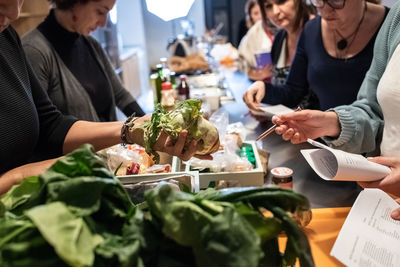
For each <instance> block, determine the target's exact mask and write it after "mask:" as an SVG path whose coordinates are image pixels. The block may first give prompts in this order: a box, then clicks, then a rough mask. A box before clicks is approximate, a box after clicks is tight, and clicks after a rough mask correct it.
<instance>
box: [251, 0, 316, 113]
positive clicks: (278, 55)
mask: <svg viewBox="0 0 400 267" xmlns="http://www.w3.org/2000/svg"><path fill="white" fill-rule="evenodd" d="M258 3H259V5H260V6H261V7H263V8H262V13H261V14H262V17H263V20H264V21H267V20H268V21H269V22H270V23H272V24H273V25H275V26H276V27H277V28H278V29H280V30H279V31H278V32H277V33H276V34H275V38H274V42H273V44H272V49H271V61H272V66H273V69H272V77H271V83H272V84H278V85H282V84H285V81H286V78H287V76H288V74H289V70H290V66H291V65H292V62H293V58H294V55H295V52H296V46H297V42H298V40H299V37H300V34H301V32H302V30H303V27H304V25H305V24H306V22H307V21H309V20H310V19H312V18H314V14H315V8H314V7H313V6H310V5H308V4H307V3H306V1H305V0H258ZM302 105H303V106H307V107H310V106H312V107H317V105H318V101H317V100H316V96H315V95H314V94H313V93H312V94H311V93H310V94H307V96H306V97H305V98H304V99H303V100H302ZM257 119H258V117H257ZM260 119H261V120H265V117H263V118H260Z"/></svg>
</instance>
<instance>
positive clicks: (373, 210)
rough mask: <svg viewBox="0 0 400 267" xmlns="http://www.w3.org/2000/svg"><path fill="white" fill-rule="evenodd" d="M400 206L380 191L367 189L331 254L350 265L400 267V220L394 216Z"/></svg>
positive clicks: (354, 208) (360, 196) (352, 211)
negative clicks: (393, 211) (396, 219)
mask: <svg viewBox="0 0 400 267" xmlns="http://www.w3.org/2000/svg"><path fill="white" fill-rule="evenodd" d="M398 207H399V204H397V203H396V202H395V201H394V200H393V199H392V198H391V197H390V196H389V195H388V194H386V193H385V192H383V191H382V190H380V189H365V190H363V191H362V192H361V193H360V195H359V196H358V198H357V200H356V201H355V203H354V205H353V207H352V208H351V210H350V213H349V215H348V216H347V218H346V221H345V222H344V224H343V227H342V229H341V230H340V233H339V236H338V237H337V239H336V242H335V244H334V245H333V248H332V251H331V255H332V256H333V257H335V258H337V259H338V260H339V261H341V262H342V263H343V264H345V265H347V266H350V267H352V266H359V267H365V266H371V267H372V266H375V267H380V266H384V267H397V266H400V249H399V248H400V221H395V220H393V219H392V218H391V217H390V213H391V211H392V210H394V209H396V208H398Z"/></svg>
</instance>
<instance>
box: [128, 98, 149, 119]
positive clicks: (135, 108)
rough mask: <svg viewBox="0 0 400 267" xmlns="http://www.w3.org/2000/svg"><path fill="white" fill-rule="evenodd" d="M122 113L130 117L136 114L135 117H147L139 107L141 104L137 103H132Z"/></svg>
mask: <svg viewBox="0 0 400 267" xmlns="http://www.w3.org/2000/svg"><path fill="white" fill-rule="evenodd" d="M122 112H124V114H125V116H127V117H129V116H130V115H132V114H133V113H134V112H135V114H136V115H135V116H137V117H142V116H144V115H146V113H144V111H143V109H142V108H141V107H140V106H139V104H138V103H137V102H136V101H133V102H131V103H130V104H129V105H127V106H126V107H125V108H124V110H122Z"/></svg>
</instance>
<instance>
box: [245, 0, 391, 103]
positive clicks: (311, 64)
mask: <svg viewBox="0 0 400 267" xmlns="http://www.w3.org/2000/svg"><path fill="white" fill-rule="evenodd" d="M312 4H313V5H314V6H315V7H316V8H317V11H318V13H319V15H320V16H317V17H316V18H315V19H313V20H311V21H309V22H308V23H307V24H306V25H305V27H304V30H303V32H302V34H301V36H300V39H299V42H298V45H297V50H296V55H295V58H294V60H293V63H292V66H291V69H290V72H289V75H288V77H287V79H286V82H285V84H284V85H282V86H278V85H271V84H268V83H263V82H259V81H257V82H255V83H253V84H252V85H251V86H250V88H249V89H248V90H247V92H246V93H245V94H244V96H243V100H244V102H245V103H246V104H247V106H248V107H249V108H250V109H254V110H258V106H259V104H260V102H263V103H267V104H284V105H286V106H289V107H294V106H297V105H298V104H299V103H300V101H301V100H302V99H303V97H304V96H305V95H306V94H307V93H308V91H309V90H312V91H313V92H314V93H315V94H316V95H317V98H318V101H319V105H320V109H321V110H326V109H329V108H333V107H336V106H339V105H346V104H350V103H352V102H353V101H354V100H355V99H356V96H357V92H358V89H359V88H360V85H361V82H362V80H363V79H364V76H365V73H366V72H367V70H368V68H369V66H370V64H371V60H372V53H373V46H374V42H375V38H376V35H377V32H378V30H379V28H380V26H381V25H382V22H383V20H384V18H385V17H386V14H387V12H388V10H387V9H386V8H385V7H383V6H380V5H376V4H372V3H367V2H365V1H364V0H312Z"/></svg>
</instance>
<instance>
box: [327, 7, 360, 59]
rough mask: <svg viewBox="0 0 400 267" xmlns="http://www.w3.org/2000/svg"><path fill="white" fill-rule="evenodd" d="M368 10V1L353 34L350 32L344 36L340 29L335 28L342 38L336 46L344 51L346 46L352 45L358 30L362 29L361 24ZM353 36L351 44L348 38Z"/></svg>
mask: <svg viewBox="0 0 400 267" xmlns="http://www.w3.org/2000/svg"><path fill="white" fill-rule="evenodd" d="M366 11H367V2H365V5H364V10H363V14H362V17H361V20H360V22H359V23H358V25H357V27H356V29H355V30H354V32H353V33H352V34H350V35H349V36H347V37H344V36H343V35H341V34H340V32H339V31H338V30H335V32H336V33H337V34H338V35H339V36H340V38H342V39H340V40H339V42H337V43H336V47H337V48H338V49H339V50H341V51H342V50H344V49H345V48H346V47H348V46H351V44H352V43H353V41H354V39H355V35H357V33H358V30H359V29H360V26H361V24H362V22H363V21H364V17H365V13H366ZM352 36H354V38H353V39H352V40H351V42H350V44H348V42H347V40H348V39H350V38H351V37H352Z"/></svg>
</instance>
